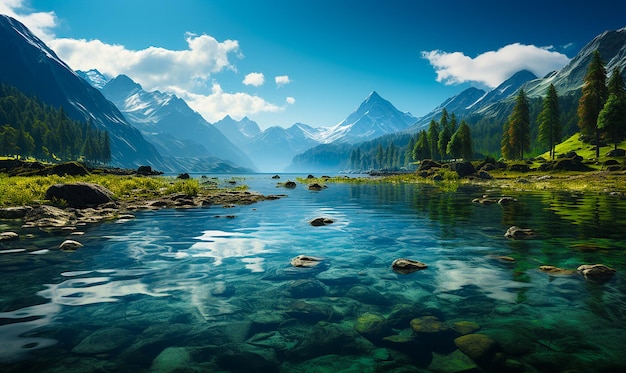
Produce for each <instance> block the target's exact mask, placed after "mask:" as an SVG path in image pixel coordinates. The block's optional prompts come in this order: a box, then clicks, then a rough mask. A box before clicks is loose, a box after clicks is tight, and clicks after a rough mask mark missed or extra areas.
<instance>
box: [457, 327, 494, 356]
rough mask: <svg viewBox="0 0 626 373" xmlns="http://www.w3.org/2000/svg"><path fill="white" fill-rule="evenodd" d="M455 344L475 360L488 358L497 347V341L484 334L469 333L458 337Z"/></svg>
mask: <svg viewBox="0 0 626 373" xmlns="http://www.w3.org/2000/svg"><path fill="white" fill-rule="evenodd" d="M454 344H455V345H456V346H457V347H458V348H459V350H461V352H463V353H464V354H465V355H467V356H469V357H470V358H471V359H472V360H474V361H481V360H486V359H488V358H489V356H491V354H492V353H493V352H495V348H496V342H495V341H494V340H493V339H491V338H490V337H488V336H486V335H484V334H467V335H464V336H461V337H458V338H456V339H455V340H454Z"/></svg>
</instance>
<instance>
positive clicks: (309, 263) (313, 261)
mask: <svg viewBox="0 0 626 373" xmlns="http://www.w3.org/2000/svg"><path fill="white" fill-rule="evenodd" d="M321 262H322V258H318V257H315V256H308V255H298V256H296V257H295V258H293V259H291V265H292V266H294V267H315V266H316V265H318V264H320V263H321Z"/></svg>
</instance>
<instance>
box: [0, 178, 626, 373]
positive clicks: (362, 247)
mask: <svg viewBox="0 0 626 373" xmlns="http://www.w3.org/2000/svg"><path fill="white" fill-rule="evenodd" d="M291 176H292V180H293V179H294V175H291ZM286 179H287V178H286V177H285V176H283V179H281V180H280V181H286ZM237 182H238V183H245V184H247V185H249V186H250V189H252V190H255V191H259V192H261V193H264V194H286V195H287V196H286V197H284V198H281V199H279V200H275V201H266V202H261V203H257V204H254V205H248V206H236V207H231V208H224V207H221V206H212V207H211V208H198V209H192V210H175V209H169V210H161V211H156V212H141V213H137V214H136V219H130V220H121V221H116V222H111V223H104V224H99V225H94V226H89V227H85V229H84V230H83V231H84V235H81V236H72V237H70V238H73V239H76V240H78V241H80V242H82V243H83V244H84V247H82V248H80V249H79V250H77V251H75V252H62V251H59V250H56V249H54V248H55V247H57V246H58V244H59V243H60V242H62V241H63V240H64V239H66V238H68V237H66V235H61V234H58V233H49V232H44V231H28V232H25V231H19V230H18V228H17V227H16V226H15V224H16V222H11V221H0V231H6V230H17V231H19V232H20V233H21V234H22V238H21V239H20V240H18V241H11V242H6V243H2V244H0V245H1V246H0V368H2V370H3V371H7V372H13V371H15V372H18V371H19V372H23V371H37V372H41V371H64V372H67V371H133V372H137V371H148V370H150V371H163V372H165V371H174V370H176V369H179V370H178V371H181V370H180V369H181V368H182V371H232V372H238V371H241V372H244V371H283V372H291V371H294V372H323V371H354V372H361V371H371V372H374V371H394V370H395V371H398V372H400V371H402V372H409V371H423V372H427V371H433V372H436V371H442V372H451V371H461V370H464V369H465V370H468V369H481V370H483V371H506V370H508V371H513V372H515V371H564V370H567V369H578V370H580V371H585V372H592V371H606V372H609V371H616V370H623V369H624V368H626V360H624V359H623V356H622V355H623V351H624V348H625V347H626V335H625V333H624V329H625V328H626V314H625V313H626V311H625V310H626V308H625V304H626V286H625V284H624V280H623V273H624V271H625V270H626V250H625V249H626V201H624V200H620V199H617V198H615V197H609V196H595V195H594V196H580V195H571V194H548V193H543V194H519V195H515V196H514V197H515V198H517V200H518V202H517V203H514V204H512V205H507V206H501V205H497V204H494V205H480V204H475V203H472V202H471V200H472V198H476V197H480V196H482V195H483V194H484V193H485V192H484V191H482V190H480V189H478V188H476V187H465V188H461V189H459V190H457V191H456V192H454V193H452V192H442V191H439V190H437V189H436V188H434V187H432V186H423V185H422V186H416V185H408V184H400V185H391V184H330V185H329V187H328V188H327V189H325V190H322V191H320V192H312V191H308V190H306V188H305V186H304V185H302V184H298V186H297V188H296V189H293V190H292V189H283V188H277V187H276V182H277V180H273V179H271V178H270V176H268V175H256V176H248V177H246V178H245V180H241V179H238V180H237ZM316 217H328V218H330V219H332V220H334V223H333V224H330V225H327V226H323V227H312V226H310V225H309V223H308V222H309V220H311V219H313V218H316ZM511 225H518V226H521V227H524V228H533V229H535V230H536V231H537V232H538V237H539V238H538V239H535V240H527V241H511V240H508V239H506V238H504V236H503V234H504V232H505V231H506V229H507V228H508V227H510V226H511ZM28 233H30V234H32V235H33V236H32V237H31V238H26V236H25V234H28ZM299 254H306V255H311V256H316V257H321V258H323V261H322V263H321V264H320V265H318V266H317V267H314V268H294V267H291V265H290V259H291V258H293V257H295V256H297V255H299ZM402 257H404V258H411V259H416V260H419V261H421V262H424V263H426V264H427V265H428V268H427V269H425V270H423V271H419V272H415V273H412V274H408V275H402V274H397V273H395V272H393V271H392V270H391V268H390V266H391V263H392V262H393V260H394V259H397V258H402ZM502 257H509V258H510V259H506V258H502ZM511 259H513V260H511ZM585 263H589V264H594V263H604V264H606V265H609V266H611V267H613V268H615V269H616V270H617V275H616V276H614V277H613V278H612V279H611V280H610V281H608V282H606V283H596V282H592V281H589V280H585V279H584V278H583V277H582V276H580V275H578V274H568V275H549V274H546V273H544V272H541V271H540V270H539V269H538V268H539V266H541V265H554V266H557V267H560V268H564V269H576V268H577V267H578V266H579V265H580V264H585ZM424 316H435V317H436V318H437V319H438V320H439V321H440V322H441V323H440V328H439V330H438V331H436V332H432V333H423V332H413V331H412V329H411V326H410V321H411V320H413V319H419V318H422V317H424ZM461 321H468V322H472V323H476V324H478V326H479V328H480V329H479V330H477V331H473V334H476V333H478V334H483V335H487V336H489V338H490V339H491V340H493V341H495V345H494V346H492V347H491V349H489V350H488V351H486V352H485V355H484V356H483V357H475V359H474V360H472V359H469V358H468V357H467V356H466V355H465V354H464V353H462V352H460V351H459V350H457V347H456V345H455V342H454V341H455V339H456V338H458V337H459V336H461V334H462V332H461V329H460V326H459V325H460V324H455V323H458V322H461ZM364 325H365V329H364ZM455 328H456V330H455ZM463 333H464V332H463ZM385 337H386V338H385ZM477 367H478V368H477Z"/></svg>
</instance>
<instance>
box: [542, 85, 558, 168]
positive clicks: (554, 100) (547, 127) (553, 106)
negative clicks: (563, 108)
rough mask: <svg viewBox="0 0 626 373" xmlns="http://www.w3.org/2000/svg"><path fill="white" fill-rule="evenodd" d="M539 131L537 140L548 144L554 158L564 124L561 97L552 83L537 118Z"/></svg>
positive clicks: (551, 156)
mask: <svg viewBox="0 0 626 373" xmlns="http://www.w3.org/2000/svg"><path fill="white" fill-rule="evenodd" d="M537 121H538V122H539V133H538V135H537V140H539V142H541V143H543V144H546V145H547V146H548V148H549V149H550V158H551V159H554V148H555V147H556V144H557V143H558V142H560V141H561V136H562V126H561V119H560V110H559V97H558V95H557V93H556V89H555V88H554V85H553V84H550V87H548V91H547V93H546V97H545V98H544V99H543V108H542V110H541V112H540V113H539V117H538V118H537Z"/></svg>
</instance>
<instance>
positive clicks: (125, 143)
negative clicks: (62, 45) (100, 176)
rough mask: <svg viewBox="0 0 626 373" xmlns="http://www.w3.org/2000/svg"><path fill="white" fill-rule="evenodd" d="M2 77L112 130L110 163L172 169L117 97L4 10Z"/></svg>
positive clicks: (0, 44) (0, 19)
mask: <svg viewBox="0 0 626 373" xmlns="http://www.w3.org/2000/svg"><path fill="white" fill-rule="evenodd" d="M0 51H1V53H2V58H0V82H3V83H7V84H10V85H12V86H14V87H16V88H17V89H19V90H20V91H21V92H23V93H25V94H27V95H29V96H36V97H38V98H39V100H41V101H42V102H43V103H45V104H47V105H51V106H54V107H62V108H63V110H64V111H65V112H66V113H67V114H68V115H69V116H70V117H71V118H72V119H74V120H79V121H83V122H85V121H91V122H92V123H93V125H94V126H96V127H97V128H98V129H101V130H106V131H108V132H109V137H110V139H111V160H112V161H111V163H112V165H115V166H120V167H131V168H134V167H137V166H139V165H150V166H152V167H154V168H155V169H159V170H164V171H165V170H169V167H168V166H167V165H166V164H165V163H164V161H163V159H162V157H161V155H160V154H159V153H158V151H157V150H156V148H155V147H154V146H153V145H152V144H150V143H149V142H148V141H146V140H145V139H144V138H143V136H141V133H140V132H139V131H138V130H137V129H135V128H133V127H132V126H131V125H130V124H129V123H128V121H127V120H126V119H125V118H124V116H123V115H122V113H120V111H119V110H118V109H117V108H116V107H115V105H114V104H113V103H111V102H110V101H108V100H107V99H106V98H105V97H104V96H103V95H102V94H101V93H100V92H99V91H98V90H97V89H95V88H94V87H92V86H91V85H90V84H89V83H87V82H86V81H85V80H84V79H82V78H81V77H79V76H78V75H77V74H76V73H75V72H74V71H73V70H72V69H71V68H70V67H69V66H68V65H67V64H66V63H65V62H63V61H62V60H61V59H60V58H59V57H58V56H57V55H56V54H55V53H54V52H53V51H52V50H51V49H50V48H48V47H47V46H46V45H45V44H44V42H43V41H41V40H40V39H39V38H37V37H36V36H35V35H33V34H32V33H31V32H30V30H28V28H26V26H24V25H23V24H22V23H20V22H19V21H17V20H15V19H13V18H11V17H9V16H6V15H0Z"/></svg>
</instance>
